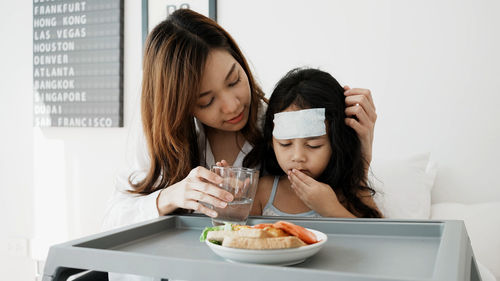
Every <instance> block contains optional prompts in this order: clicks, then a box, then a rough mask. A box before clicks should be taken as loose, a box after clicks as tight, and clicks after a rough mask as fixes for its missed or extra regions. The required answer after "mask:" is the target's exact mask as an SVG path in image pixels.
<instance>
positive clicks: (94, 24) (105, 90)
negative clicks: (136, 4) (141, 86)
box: [33, 0, 123, 127]
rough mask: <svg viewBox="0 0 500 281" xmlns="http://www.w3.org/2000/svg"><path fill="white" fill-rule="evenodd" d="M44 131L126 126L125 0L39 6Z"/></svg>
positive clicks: (39, 121)
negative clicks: (47, 128) (124, 105)
mask: <svg viewBox="0 0 500 281" xmlns="http://www.w3.org/2000/svg"><path fill="white" fill-rule="evenodd" d="M33 89H34V100H33V104H34V106H33V116H34V120H33V123H34V126H38V127H122V126H123V0H83V1H73V0H34V1H33Z"/></svg>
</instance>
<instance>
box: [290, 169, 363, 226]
mask: <svg viewBox="0 0 500 281" xmlns="http://www.w3.org/2000/svg"><path fill="white" fill-rule="evenodd" d="M288 180H290V183H291V184H292V189H293V190H294V191H295V194H297V196H299V197H300V199H301V200H302V202H304V204H306V205H307V207H309V208H310V209H312V210H314V211H316V212H317V213H318V214H320V215H321V216H323V217H355V216H354V215H352V214H351V213H350V212H349V211H347V210H346V209H345V207H344V206H342V204H340V202H339V200H338V198H337V194H335V192H334V191H333V189H332V188H331V187H330V186H329V185H328V184H325V183H322V182H319V181H317V180H315V179H313V178H312V177H310V176H308V175H306V174H304V173H302V172H301V171H299V170H296V169H293V170H292V171H291V172H290V173H289V174H288Z"/></svg>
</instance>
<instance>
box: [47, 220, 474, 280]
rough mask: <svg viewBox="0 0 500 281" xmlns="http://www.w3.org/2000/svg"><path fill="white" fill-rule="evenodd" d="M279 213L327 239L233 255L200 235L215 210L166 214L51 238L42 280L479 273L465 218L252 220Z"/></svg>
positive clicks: (457, 276)
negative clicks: (269, 257) (276, 258)
mask: <svg viewBox="0 0 500 281" xmlns="http://www.w3.org/2000/svg"><path fill="white" fill-rule="evenodd" d="M281 219H286V220H288V221H291V222H293V223H296V224H300V225H302V226H304V227H307V228H312V229H316V230H319V231H321V232H323V233H325V234H327V235H328V241H327V243H326V244H325V245H324V247H323V248H322V249H321V250H320V251H319V252H318V253H317V254H316V255H314V256H312V257H310V258H308V259H307V260H306V261H305V262H303V263H300V264H297V265H294V266H273V265H257V264H246V263H232V262H228V261H226V260H224V259H223V258H221V257H219V256H217V255H216V254H215V253H213V252H212V251H211V250H210V249H209V248H208V247H207V245H205V243H201V242H199V236H200V234H201V231H202V229H203V228H204V227H205V226H210V225H211V220H210V218H208V217H205V216H200V215H189V216H165V217H161V218H158V219H154V220H152V221H147V222H143V223H139V224H135V225H131V226H127V227H124V228H120V229H116V230H112V231H108V232H103V233H99V234H96V235H92V236H88V237H85V238H81V239H77V240H73V241H69V242H66V243H63V244H58V245H54V246H52V247H51V248H50V251H49V255H48V258H47V261H46V265H45V270H44V276H43V279H42V280H43V281H49V280H67V278H68V276H70V275H72V274H75V273H78V272H81V271H84V270H89V274H92V273H96V272H117V273H128V274H135V275H143V276H150V277H153V278H155V280H167V279H171V280H172V279H180V280H191V281H193V280H228V281H244V280H344V281H346V280H349V281H351V280H358V281H375V280H440V281H441V280H481V277H480V276H479V273H478V270H477V264H476V261H475V259H474V254H473V252H472V248H471V244H470V240H469V237H468V235H467V231H466V229H465V226H464V224H463V222H462V221H427V220H426V221H418V220H414V221H397V220H385V219H326V218H325V219H309V218H297V219H296V218H294V219H290V218H280V217H255V218H250V219H249V221H248V224H251V225H253V224H257V223H264V222H274V221H277V220H281ZM103 274H104V273H103ZM77 280H78V279H77Z"/></svg>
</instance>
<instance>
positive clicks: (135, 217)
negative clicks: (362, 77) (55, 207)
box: [104, 9, 376, 228]
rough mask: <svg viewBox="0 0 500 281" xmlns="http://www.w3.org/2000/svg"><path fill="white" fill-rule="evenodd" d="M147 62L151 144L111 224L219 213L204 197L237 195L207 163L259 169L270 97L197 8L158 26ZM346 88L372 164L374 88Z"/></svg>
mask: <svg viewBox="0 0 500 281" xmlns="http://www.w3.org/2000/svg"><path fill="white" fill-rule="evenodd" d="M143 61H144V62H143V82H142V96H141V113H142V125H143V132H144V143H145V144H142V145H141V144H139V147H138V153H139V155H138V156H139V157H138V159H137V160H136V164H135V165H134V166H135V167H134V171H135V172H134V173H133V174H132V175H130V174H127V175H125V176H123V175H122V176H121V177H119V178H118V184H117V189H116V191H115V193H114V195H113V198H112V200H111V202H110V204H109V207H108V210H107V213H106V217H105V222H104V227H105V228H112V227H117V226H120V225H124V224H130V223H134V222H138V221H142V220H146V219H152V218H155V217H158V216H161V215H166V214H170V213H173V212H189V211H197V212H201V213H203V214H206V215H208V216H211V217H215V216H217V214H216V213H215V212H214V211H213V210H211V209H209V208H207V207H206V206H204V205H203V203H209V204H212V205H217V206H221V207H224V206H226V205H227V203H228V202H231V201H232V199H233V198H232V196H231V194H229V193H228V192H226V191H224V190H222V189H220V188H218V187H217V186H216V184H217V183H218V182H219V180H220V179H219V178H217V176H216V175H215V174H213V173H211V172H210V171H209V170H208V169H207V167H210V166H212V165H214V164H215V163H216V161H221V160H222V159H225V160H226V161H227V164H228V165H232V166H246V167H258V166H259V162H260V159H258V153H257V152H255V151H254V150H253V147H254V146H255V144H257V143H259V142H261V141H262V135H261V132H260V128H259V127H260V126H261V125H260V124H261V118H262V115H263V114H264V108H263V107H265V102H267V101H266V99H265V97H264V94H263V92H262V90H261V89H260V87H259V86H258V85H257V84H256V83H255V81H254V78H253V76H252V73H251V72H250V69H249V67H248V64H247V62H246V60H245V58H244V57H243V55H242V53H241V51H240V49H239V48H238V46H237V44H236V42H234V40H233V39H232V37H231V36H230V35H229V34H228V33H227V32H226V31H225V30H224V29H222V28H221V27H220V26H219V25H218V24H217V23H215V22H214V21H212V20H210V19H209V18H207V17H204V16H202V15H200V14H198V13H196V12H193V11H191V10H186V9H180V10H178V11H176V12H174V13H173V14H172V15H170V16H169V18H168V19H166V20H165V21H163V22H162V23H160V24H159V25H158V26H156V27H155V28H154V29H153V31H151V33H150V34H149V35H148V39H147V42H146V46H145V53H144V60H143ZM345 89H346V92H345V95H346V114H347V115H348V116H352V117H355V118H346V123H347V124H348V125H349V126H351V127H352V128H353V129H354V130H355V131H356V132H357V133H358V135H359V137H360V140H361V144H362V150H363V154H364V157H365V160H366V162H367V165H368V164H369V163H370V160H371V146H372V141H373V128H374V123H375V119H376V114H375V107H374V105H373V101H372V99H371V94H370V92H369V91H368V90H365V89H349V88H348V87H346V88H345ZM144 146H146V147H147V149H145V148H144ZM141 150H142V152H141Z"/></svg>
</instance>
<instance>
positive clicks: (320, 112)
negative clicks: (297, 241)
mask: <svg viewBox="0 0 500 281" xmlns="http://www.w3.org/2000/svg"><path fill="white" fill-rule="evenodd" d="M325 134H326V126H325V109H324V108H312V109H304V110H297V111H286V112H280V113H276V114H274V129H273V136H274V137H275V138H277V139H280V140H287V139H299V138H310V137H318V136H322V135H325Z"/></svg>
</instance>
